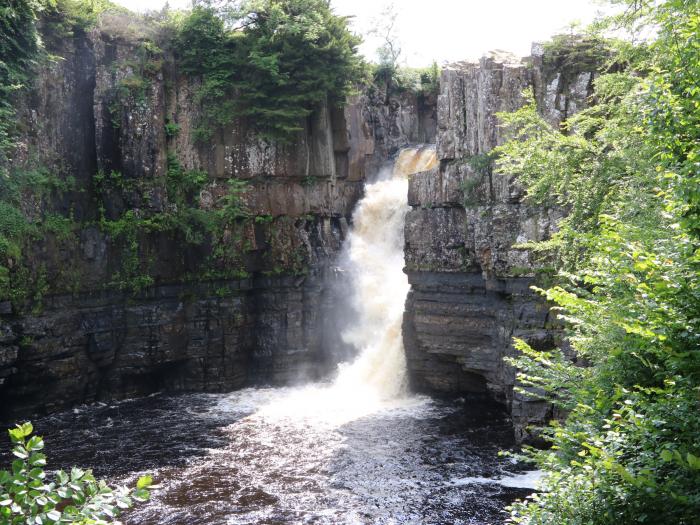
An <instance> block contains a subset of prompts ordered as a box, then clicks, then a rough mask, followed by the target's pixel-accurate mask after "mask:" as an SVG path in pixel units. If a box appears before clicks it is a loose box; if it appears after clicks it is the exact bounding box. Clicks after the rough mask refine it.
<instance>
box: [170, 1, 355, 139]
mask: <svg viewBox="0 0 700 525" xmlns="http://www.w3.org/2000/svg"><path fill="white" fill-rule="evenodd" d="M359 43H360V38H359V37H357V36H355V35H353V34H352V33H351V32H350V31H349V30H348V24H347V20H346V19H345V18H343V17H339V16H337V15H335V14H334V13H333V11H332V10H331V8H330V6H329V4H328V2H326V1H325V0H284V1H282V0H248V1H245V2H242V3H241V4H237V5H236V4H230V5H229V7H228V8H226V9H224V10H220V11H216V10H215V9H213V8H211V7H202V6H197V7H195V8H194V9H193V10H192V12H191V13H190V14H188V15H187V16H186V17H185V19H184V20H183V21H182V23H181V25H180V28H179V30H178V35H177V40H176V50H177V52H178V54H179V57H180V62H179V63H180V67H181V68H182V70H183V71H184V72H185V73H187V74H190V75H194V76H198V77H201V79H202V84H201V86H200V87H199V89H198V91H197V98H198V99H199V101H200V102H201V106H202V122H201V123H200V127H199V129H198V130H197V135H198V137H199V138H200V139H206V138H208V137H209V136H211V134H212V133H213V132H214V131H215V130H216V129H217V128H218V127H219V126H224V125H226V124H229V123H230V122H231V121H232V120H233V119H234V118H236V117H246V119H247V122H248V123H249V124H250V125H251V126H252V127H253V128H255V129H256V130H257V131H258V132H260V133H261V134H262V135H263V136H265V137H267V138H272V139H276V140H282V141H287V140H290V139H291V137H292V136H293V135H294V133H296V132H298V131H300V130H301V129H302V128H301V125H302V123H303V121H304V119H305V118H306V117H308V116H309V115H310V114H311V113H312V112H313V111H314V110H315V109H316V108H317V107H318V106H319V104H322V103H324V102H325V101H326V100H327V99H330V101H331V102H334V103H341V104H342V103H344V101H345V99H346V97H347V95H348V93H349V92H350V90H351V88H352V86H353V84H354V83H355V82H356V81H358V80H359V78H360V75H361V71H362V68H361V60H360V58H359V57H358V55H357V46H358V44H359Z"/></svg>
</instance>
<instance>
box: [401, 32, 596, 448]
mask: <svg viewBox="0 0 700 525" xmlns="http://www.w3.org/2000/svg"><path fill="white" fill-rule="evenodd" d="M594 70H595V68H594V67H592V66H591V65H589V64H586V63H582V62H579V63H574V64H567V66H566V67H563V64H562V63H561V61H560V60H557V59H556V57H552V56H547V55H546V53H545V51H544V50H543V48H542V47H541V46H537V45H536V46H534V48H533V56H532V57H529V58H527V59H525V60H518V59H515V58H513V57H508V56H499V55H494V56H491V57H487V58H483V59H481V61H479V62H478V63H460V64H454V65H452V66H450V67H448V68H446V69H444V70H443V72H442V77H441V87H440V95H439V97H438V133H437V153H438V158H439V160H440V165H439V167H438V168H435V169H434V170H432V171H428V172H424V173H420V174H417V175H415V176H413V177H412V178H411V180H410V185H409V204H410V206H411V207H412V209H411V211H410V212H409V214H408V216H407V219H406V228H405V235H406V272H407V273H408V276H409V281H410V283H411V291H410V293H409V296H408V300H407V304H406V314H405V317H404V328H403V329H404V340H405V346H406V355H407V360H408V366H409V373H410V376H411V382H412V385H413V387H414V388H415V389H417V390H420V391H429V392H445V393H456V392H471V393H483V394H487V395H489V396H491V397H494V398H496V399H499V400H500V401H502V402H504V403H506V404H507V405H508V407H509V409H510V411H511V414H512V416H513V421H514V424H515V427H516V434H517V437H518V438H519V439H521V440H522V439H529V438H531V437H532V436H530V435H529V433H528V430H527V425H528V423H530V422H542V421H545V420H547V419H548V418H549V417H551V415H552V414H551V410H552V409H551V406H550V405H548V404H547V403H545V402H539V401H535V400H533V399H532V398H529V397H524V396H523V395H521V394H519V393H517V392H515V391H514V389H513V387H514V385H515V383H516V378H515V372H514V370H513V368H512V367H510V366H508V365H507V364H506V363H505V362H504V357H507V356H512V355H514V353H515V351H514V348H513V345H512V339H513V337H518V338H521V339H523V340H525V341H526V342H527V343H529V344H530V345H531V346H533V347H534V348H538V349H546V348H551V347H553V346H554V345H555V344H556V342H557V339H559V335H558V332H557V329H556V321H555V319H554V318H553V316H552V314H551V313H550V312H549V307H548V305H547V304H545V302H543V301H542V300H541V298H540V297H539V296H537V295H536V294H535V293H534V292H532V291H531V290H530V287H531V286H532V285H533V284H536V283H537V282H538V279H540V278H541V277H542V275H546V272H547V270H548V269H547V268H546V266H544V265H543V263H542V261H536V260H535V259H534V258H533V255H532V253H531V252H529V251H528V250H524V249H519V248H518V245H519V244H521V243H524V242H527V241H540V240H544V239H547V238H548V237H549V236H550V235H551V234H552V233H553V232H554V231H555V230H556V224H557V220H558V219H559V218H560V217H561V216H562V215H561V214H562V211H561V210H557V209H543V208H535V207H532V206H530V205H528V204H527V203H525V202H523V198H524V192H523V189H522V188H521V187H520V186H519V184H518V183H517V182H516V180H515V177H514V176H513V174H509V173H501V172H499V170H498V168H497V164H496V163H494V159H493V155H492V150H493V148H494V147H496V146H497V145H499V144H501V143H502V142H503V140H504V136H503V134H504V131H503V130H502V129H501V128H499V124H498V119H497V117H496V114H497V113H498V112H509V111H513V110H515V109H517V108H519V107H521V106H522V105H523V104H524V103H525V102H526V100H527V99H526V97H527V94H528V93H532V94H534V97H535V101H536V103H537V107H538V110H539V111H540V112H541V113H542V115H543V116H544V117H545V118H546V119H547V120H548V121H549V122H550V123H551V124H553V125H555V126H556V125H558V124H559V123H561V122H562V121H563V120H564V119H565V118H566V117H567V116H568V115H571V114H572V113H573V112H575V111H576V110H577V109H580V108H582V107H584V105H585V104H586V101H587V100H588V97H589V96H590V95H591V93H592V85H593V80H594Z"/></svg>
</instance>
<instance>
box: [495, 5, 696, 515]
mask: <svg viewBox="0 0 700 525" xmlns="http://www.w3.org/2000/svg"><path fill="white" fill-rule="evenodd" d="M619 3H620V4H622V5H623V6H624V8H625V9H624V12H623V14H621V15H619V16H616V17H615V18H614V19H612V20H607V21H606V22H603V23H602V24H601V26H600V27H599V29H601V28H602V29H606V28H610V27H619V26H620V25H622V26H623V27H624V28H626V29H627V30H629V31H633V32H639V31H647V34H648V32H650V31H651V32H654V31H655V32H656V36H655V38H654V39H652V40H648V41H644V40H642V41H641V43H637V44H630V43H629V42H627V43H621V42H617V43H614V42H612V43H611V45H612V49H614V50H615V52H614V54H613V55H612V56H611V59H610V62H608V63H607V64H603V67H602V70H603V71H602V73H603V74H601V75H600V76H599V77H598V78H597V80H596V84H595V95H594V100H593V101H592V102H593V103H594V104H593V105H592V106H591V107H590V108H589V109H586V110H584V111H582V112H580V113H578V114H577V115H575V116H574V117H572V118H570V119H569V120H568V121H567V122H566V123H565V125H564V126H563V129H561V130H559V129H554V128H552V127H551V126H550V125H549V124H547V123H546V122H545V121H544V120H543V119H542V118H541V117H540V116H539V115H538V113H537V111H536V108H535V107H534V104H530V105H528V106H526V107H525V108H523V109H522V110H520V111H518V112H516V113H515V114H510V115H503V116H502V118H503V120H504V121H505V125H506V126H507V127H508V128H509V129H510V130H511V132H512V134H513V140H511V141H510V142H509V143H507V144H506V145H505V146H504V147H502V148H500V151H499V153H500V155H501V157H500V160H499V162H500V164H501V167H502V168H505V169H506V170H507V172H516V173H519V174H520V180H521V181H522V183H523V184H524V185H525V186H526V187H527V189H528V196H529V197H528V198H529V199H530V201H531V202H534V203H538V204H543V205H554V206H560V207H563V208H565V209H566V210H568V211H569V215H568V218H567V219H565V220H564V221H563V222H562V224H561V229H560V231H559V233H558V234H557V235H556V236H555V238H554V239H553V240H552V241H549V242H548V243H547V244H546V245H544V246H539V249H540V250H549V251H550V253H551V255H552V257H554V258H555V259H556V260H557V261H558V264H559V267H560V268H561V273H560V279H559V283H558V285H557V286H555V287H552V288H550V289H548V290H543V291H542V293H543V294H545V295H546V297H547V298H548V299H549V300H550V301H552V302H553V303H555V304H556V305H557V306H558V310H559V312H560V313H561V316H562V319H563V320H564V321H565V322H566V324H567V326H568V329H569V335H570V342H571V345H572V346H573V350H575V353H576V355H577V364H574V363H572V362H571V361H570V360H569V359H567V357H565V355H564V353H563V352H562V351H560V350H553V351H546V352H543V351H536V350H534V349H532V348H530V347H528V346H527V345H526V344H525V343H524V342H522V341H519V342H518V343H517V346H518V348H519V349H520V350H521V356H520V357H518V358H516V359H514V360H513V361H512V363H513V364H514V365H515V366H516V367H518V369H519V370H520V373H519V378H520V381H521V384H522V385H523V388H524V390H525V392H527V393H529V394H530V395H534V393H537V395H541V396H543V397H545V398H547V399H550V400H552V401H553V402H554V403H556V404H558V405H559V406H560V407H561V408H562V410H563V411H564V413H566V414H568V415H567V417H566V418H565V420H564V421H561V422H554V423H552V425H551V426H550V427H549V428H547V429H544V430H543V432H544V435H545V436H546V438H547V439H548V440H549V441H550V442H551V445H552V447H551V449H549V450H545V451H532V457H534V459H535V460H536V461H537V462H538V463H539V465H540V466H541V468H542V469H543V470H544V471H545V472H546V477H545V479H544V482H543V487H542V489H543V490H542V491H541V492H540V493H538V494H536V495H534V496H532V497H531V498H529V499H528V500H526V501H524V502H522V503H518V504H516V505H515V506H514V507H513V508H512V517H511V521H512V522H515V523H529V524H551V525H569V524H570V525H574V524H581V525H584V524H586V525H589V524H590V525H594V524H628V523H649V524H657V525H661V524H668V525H690V524H696V523H698V519H699V516H700V441H699V438H698V436H700V279H699V277H700V273H699V270H700V2H698V1H697V0H665V1H663V2H651V1H649V2H648V1H635V2H627V3H625V2H619ZM582 365H583V366H582Z"/></svg>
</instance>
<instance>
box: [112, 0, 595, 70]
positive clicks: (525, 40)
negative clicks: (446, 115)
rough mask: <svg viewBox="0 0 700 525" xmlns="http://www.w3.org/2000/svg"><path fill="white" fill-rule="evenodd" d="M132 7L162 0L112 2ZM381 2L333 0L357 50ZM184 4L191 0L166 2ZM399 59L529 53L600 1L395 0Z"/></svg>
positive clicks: (416, 61)
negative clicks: (349, 19) (349, 22)
mask: <svg viewBox="0 0 700 525" xmlns="http://www.w3.org/2000/svg"><path fill="white" fill-rule="evenodd" d="M115 1H116V2H117V3H119V4H121V5H124V6H126V7H128V8H129V9H132V10H137V11H144V10H149V9H160V8H161V7H162V6H163V5H164V4H165V1H166V0H115ZM387 3H388V2H387V1H386V0H332V4H333V6H334V8H335V11H336V12H337V13H338V14H343V15H354V19H353V28H354V30H355V31H356V32H358V33H360V34H362V35H363V36H365V43H364V45H363V46H362V52H363V53H364V54H365V55H366V56H367V57H369V58H370V59H371V58H374V52H375V50H376V48H377V46H378V42H377V40H376V39H373V38H371V37H368V36H367V32H368V31H369V29H371V28H372V27H373V26H374V25H375V20H376V19H377V17H378V16H379V15H380V14H381V12H382V11H383V9H384V8H385V6H386V5H387ZM169 4H170V7H172V8H187V7H189V6H190V4H191V0H169ZM393 4H394V6H395V8H396V11H397V13H398V18H397V22H396V26H397V29H398V33H399V39H400V42H401V45H402V58H403V60H404V61H405V62H406V63H408V64H409V65H412V66H424V65H428V64H430V63H431V62H432V61H433V60H437V62H438V63H440V64H442V63H444V62H454V61H458V60H464V59H476V58H479V57H480V56H482V55H483V54H485V53H486V52H488V51H491V50H496V49H498V50H503V51H510V52H511V53H515V54H516V55H518V56H526V55H529V54H530V46H531V44H532V42H533V41H541V40H546V39H547V38H548V37H550V36H552V35H554V34H556V33H559V32H562V31H566V30H567V29H568V28H569V27H570V24H571V22H574V21H578V22H581V23H584V24H585V23H588V22H590V21H591V20H592V19H593V18H594V17H595V15H596V13H597V12H598V11H600V10H601V9H602V5H601V2H600V0H394V1H393Z"/></svg>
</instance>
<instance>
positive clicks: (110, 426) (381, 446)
mask: <svg viewBox="0 0 700 525" xmlns="http://www.w3.org/2000/svg"><path fill="white" fill-rule="evenodd" d="M34 423H35V428H36V431H37V433H39V434H41V435H43V436H44V438H45V441H46V452H47V454H48V456H49V461H50V463H49V466H48V467H49V468H59V467H68V466H70V465H74V464H75V465H79V466H82V467H90V468H93V469H94V471H95V473H96V474H97V475H98V476H100V477H104V478H108V479H109V480H111V481H112V482H113V483H133V481H134V480H135V479H136V477H137V476H138V475H139V474H142V473H151V474H152V475H153V476H154V478H155V480H156V483H157V484H158V485H159V488H157V489H155V490H154V491H153V494H152V499H151V501H150V502H149V503H147V504H145V505H142V506H140V507H138V508H137V509H134V510H132V511H129V512H128V513H127V514H125V515H124V516H123V519H122V521H123V522H124V523H125V525H155V524H164V525H165V524H169V525H175V524H178V525H192V524H287V523H288V524H306V523H313V524H350V523H367V524H375V523H376V524H408V523H415V524H495V523H502V522H503V520H504V519H505V514H504V511H503V509H504V507H505V506H506V505H507V504H508V503H509V502H511V501H512V500H513V499H514V498H515V497H522V496H524V495H526V494H528V492H529V490H528V489H527V487H528V486H530V485H531V482H532V480H531V478H532V477H533V476H532V475H531V474H528V473H522V472H520V473H518V470H517V466H516V465H514V464H513V462H512V461H511V460H509V459H504V458H499V457H498V451H499V450H501V449H504V448H509V447H510V446H511V445H512V443H511V441H510V435H511V429H510V428H509V425H508V421H507V420H506V419H505V417H504V416H503V414H502V413H501V412H500V410H499V409H498V408H497V407H494V406H491V405H488V404H486V402H484V401H482V400H464V399H458V400H452V401H438V400H432V399H430V398H427V397H410V398H407V399H403V400H400V401H392V402H383V403H371V404H369V405H368V403H366V402H365V401H363V400H361V399H360V400H351V401H348V400H347V399H346V400H345V401H344V402H338V400H337V399H334V394H333V391H332V389H329V388H327V387H323V386H311V387H305V388H297V389H292V388H286V389H248V390H243V391H240V392H235V393H232V394H211V395H210V394H193V395H179V396H166V395H155V396H151V397H148V398H145V399H138V400H131V401H123V402H119V403H114V404H109V405H106V404H98V405H91V406H84V407H80V408H77V409H74V410H72V411H67V412H64V413H59V414H55V415H52V416H48V417H44V418H40V419H36V420H35V421H34ZM518 487H520V488H518Z"/></svg>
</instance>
